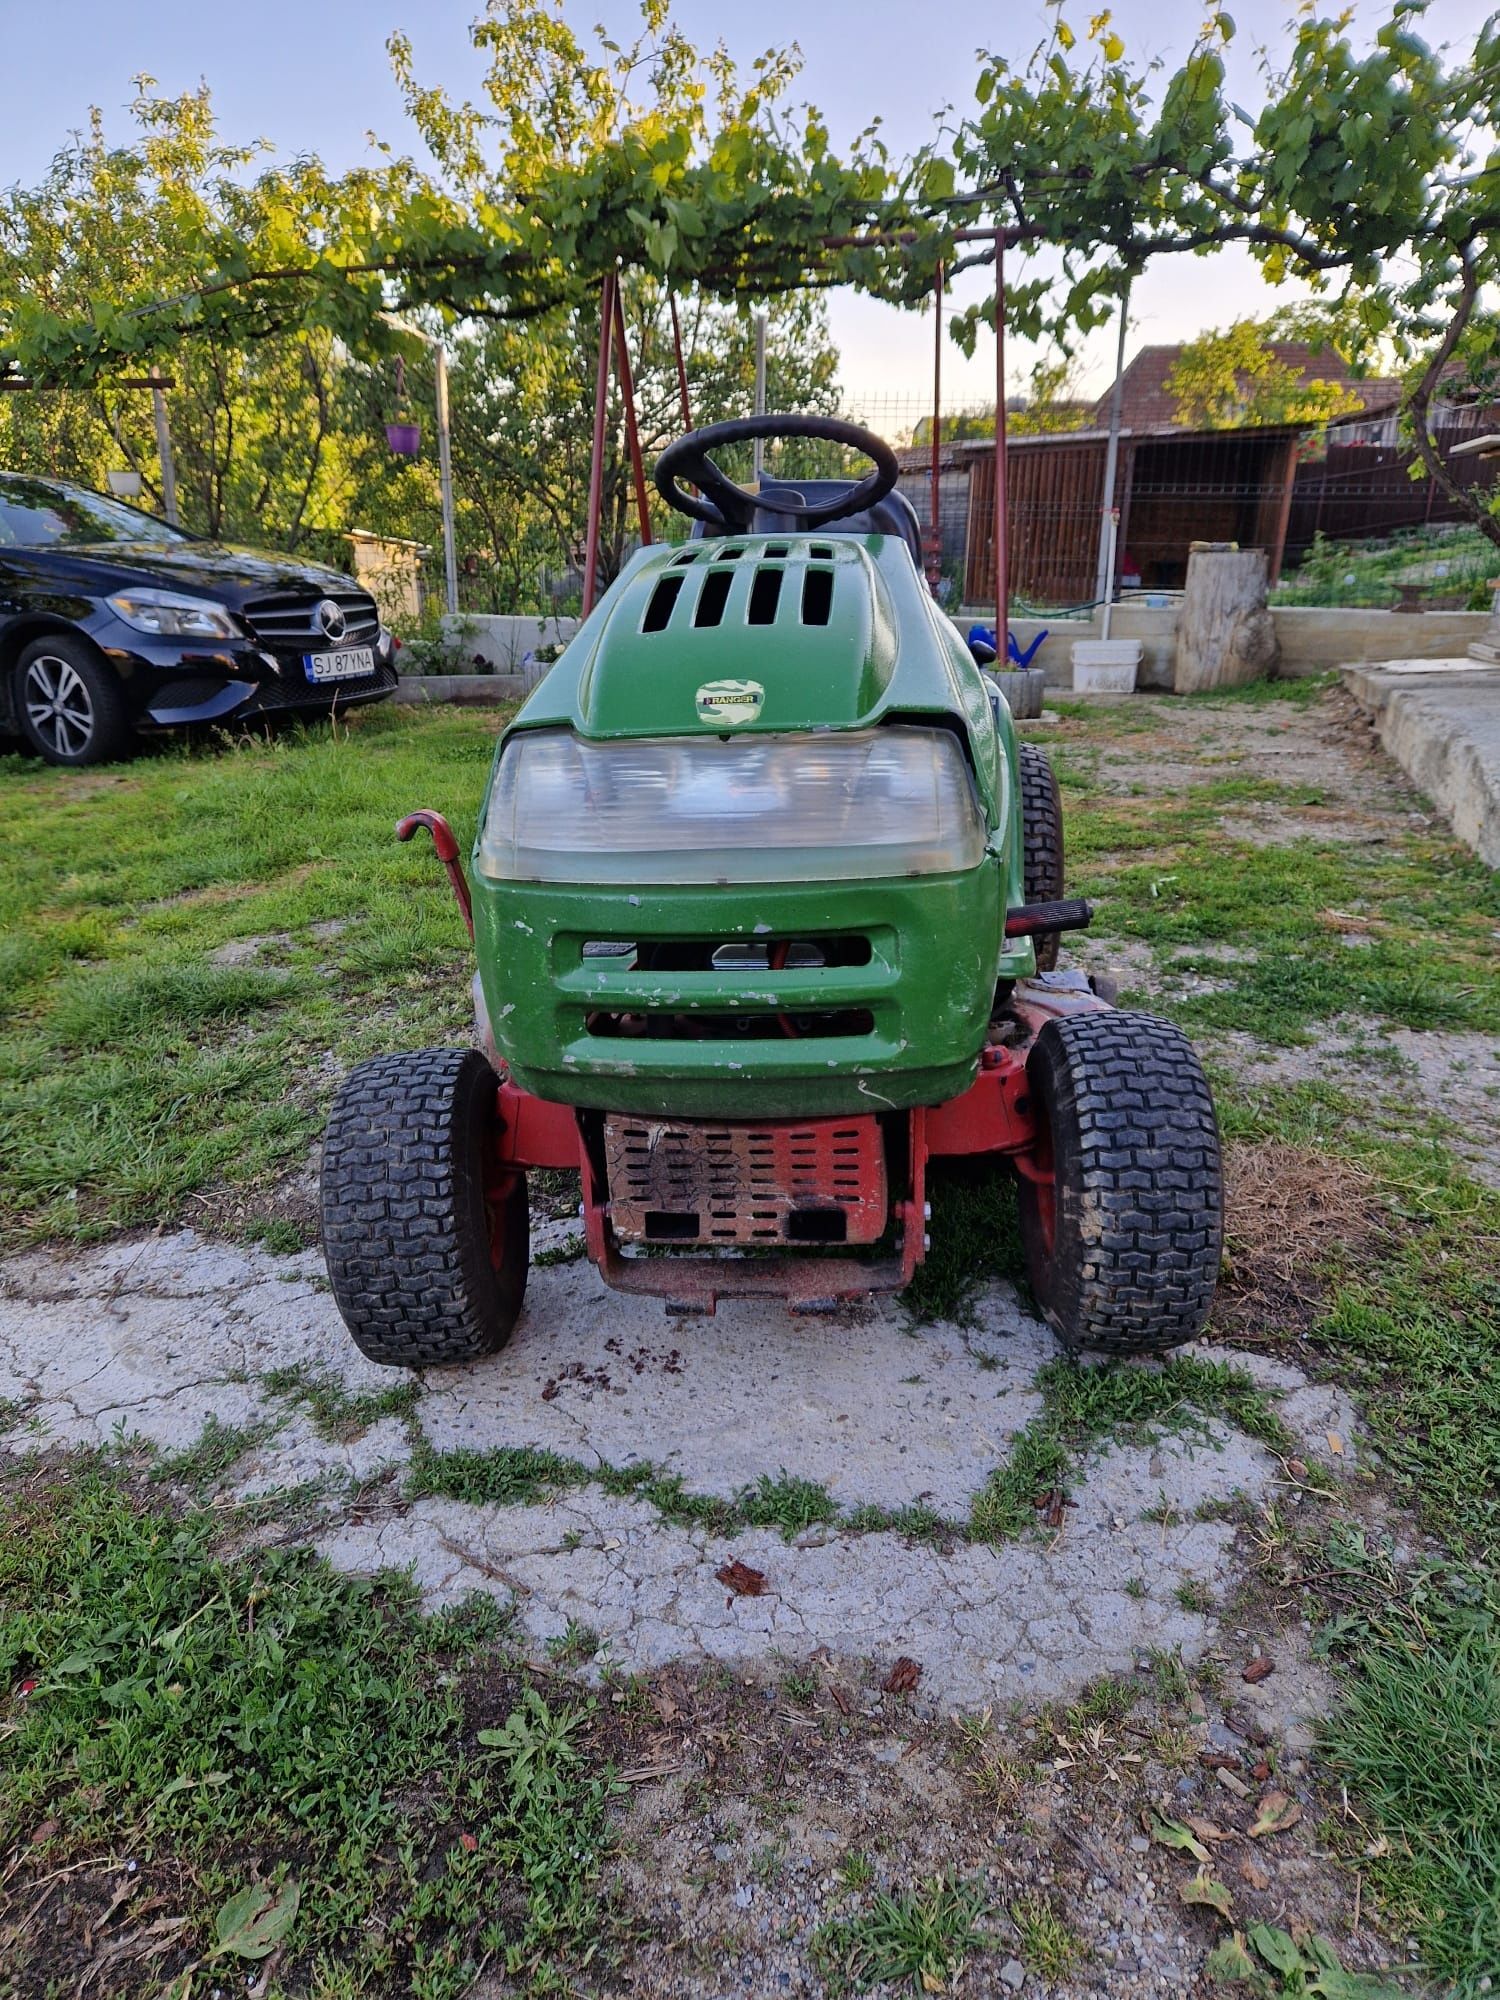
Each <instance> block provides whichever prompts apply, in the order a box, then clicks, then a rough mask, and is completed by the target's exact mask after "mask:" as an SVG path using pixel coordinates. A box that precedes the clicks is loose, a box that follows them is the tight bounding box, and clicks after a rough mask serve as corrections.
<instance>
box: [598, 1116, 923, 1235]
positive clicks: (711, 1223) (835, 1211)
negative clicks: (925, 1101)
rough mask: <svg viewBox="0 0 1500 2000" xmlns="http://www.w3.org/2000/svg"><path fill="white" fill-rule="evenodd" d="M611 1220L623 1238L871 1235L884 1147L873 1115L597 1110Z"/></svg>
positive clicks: (882, 1203) (880, 1202)
mask: <svg viewBox="0 0 1500 2000" xmlns="http://www.w3.org/2000/svg"><path fill="white" fill-rule="evenodd" d="M604 1156H605V1164H606V1167H607V1169H608V1175H609V1218H610V1222H611V1224H612V1225H613V1228H614V1233H615V1235H616V1236H617V1237H618V1238H619V1239H620V1240H621V1241H622V1242H627V1243H631V1242H634V1243H696V1244H723V1245H724V1246H726V1247H728V1246H732V1245H751V1244H762V1245H773V1244H774V1245H778V1246H779V1245H782V1244H787V1243H792V1244H799V1245H803V1246H808V1245H813V1244H820V1243H874V1242H876V1241H877V1240H878V1238H879V1237H880V1235H881V1232H882V1231H883V1230H884V1228H885V1219H886V1199H887V1197H886V1175H885V1148H884V1146H883V1144H882V1142H881V1133H880V1125H879V1121H878V1120H877V1119H875V1118H874V1117H860V1118H809V1119H806V1120H804V1121H802V1122H801V1123H799V1124H794V1125H793V1124H788V1125H773V1124H748V1123H745V1124H740V1123H734V1124H730V1123H725V1122H716V1121H709V1120H703V1121H700V1122H695V1123H682V1124H667V1123H664V1122H663V1121H661V1120H658V1119H649V1118H618V1117H616V1118H606V1119H605V1121H604Z"/></svg>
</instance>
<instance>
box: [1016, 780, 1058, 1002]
mask: <svg viewBox="0 0 1500 2000" xmlns="http://www.w3.org/2000/svg"><path fill="white" fill-rule="evenodd" d="M1020 763H1021V850H1022V861H1023V866H1024V870H1025V876H1026V900H1027V902H1028V903H1060V902H1061V901H1062V899H1063V896H1064V894H1065V893H1066V891H1065V890H1064V888H1063V819H1062V798H1061V795H1060V794H1059V792H1058V789H1057V774H1056V773H1055V772H1054V770H1053V769H1052V763H1051V760H1050V759H1049V757H1048V756H1047V753H1046V751H1045V750H1041V749H1038V747H1037V745H1036V744H1035V743H1023V744H1021V746H1020ZM1060 936H1061V933H1060V932H1058V931H1041V932H1039V933H1038V934H1037V935H1036V936H1035V937H1034V938H1033V939H1032V943H1033V944H1034V945H1035V946H1036V969H1037V971H1038V972H1050V971H1051V970H1052V968H1053V967H1054V966H1055V965H1056V964H1057V947H1058V941H1059V938H1060Z"/></svg>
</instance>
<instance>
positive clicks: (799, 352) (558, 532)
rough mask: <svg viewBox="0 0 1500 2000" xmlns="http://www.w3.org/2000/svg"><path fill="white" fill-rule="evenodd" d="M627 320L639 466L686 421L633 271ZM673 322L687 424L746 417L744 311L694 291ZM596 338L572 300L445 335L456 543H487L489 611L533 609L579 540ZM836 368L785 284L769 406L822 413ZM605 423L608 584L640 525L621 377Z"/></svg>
mask: <svg viewBox="0 0 1500 2000" xmlns="http://www.w3.org/2000/svg"><path fill="white" fill-rule="evenodd" d="M625 319H626V339H627V343H628V346H629V349H630V356H631V371H632V376H633V385H634V391H635V404H636V418H637V424H638V428H639V435H640V444H641V451H642V454H643V456H644V458H645V459H646V462H647V464H648V466H649V464H650V461H651V460H652V459H653V458H654V457H655V456H656V454H657V453H658V452H659V451H661V449H662V448H663V447H664V446H665V445H666V444H667V443H668V442H669V441H670V439H672V438H674V437H675V436H677V434H678V433H679V432H680V431H681V430H682V429H684V428H685V426H684V424H683V420H682V410H681V401H680V391H679V387H678V379H677V363H676V351H675V347H674V344H673V336H672V327H671V313H670V304H669V301H668V297H667V294H666V291H665V289H664V287H663V286H662V285H661V283H660V282H659V281H658V280H657V279H655V278H653V277H652V276H650V275H649V274H643V275H642V276H640V277H638V278H635V279H633V280H632V282H631V284H630V285H629V287H628V288H627V289H626V292H625ZM680 321H681V332H682V344H683V356H684V365H685V370H686V374H687V380H688V398H689V403H690V407H691V411H692V420H693V422H694V424H710V423H717V422H718V421H720V420H721V419H722V418H724V417H729V416H741V415H743V414H744V412H745V411H746V410H747V409H748V408H749V407H750V403H751V398H752V395H753V392H754V384H755V344H754V332H753V328H752V326H751V322H750V319H749V317H748V315H747V314H745V313H744V312H741V311H737V310H735V309H734V308H731V307H725V306H720V305H716V304H715V303H714V302H713V301H712V300H708V299H704V298H703V297H701V296H694V297H692V298H691V299H688V300H685V301H684V302H683V309H682V312H681V315H680ZM598 340H599V318H598V312H597V309H594V310H590V309H589V308H588V307H581V308H579V309H577V310H576V311H574V312H572V313H565V314H562V315H559V316H557V317H556V318H554V319H552V320H536V321H528V322H525V323H524V324H520V325H516V324H511V323H507V322H504V321H488V322H480V323H479V324H478V325H477V326H475V327H474V328H472V329H471V330H469V331H468V332H467V333H466V334H465V335H464V336H463V337H462V338H460V339H458V340H457V341H455V343H454V346H453V354H452V361H451V383H452V410H453V445H454V453H453V456H454V471H455V480H456V483H457V487H458V493H459V496H460V500H461V503H462V508H463V510H464V511H465V512H466V513H467V514H468V517H469V518H468V520H467V522H466V523H465V524H464V529H463V534H462V537H461V538H462V539H465V540H467V541H468V542H470V543H471V545H472V546H473V547H474V548H475V549H476V551H478V550H482V551H483V554H484V556H485V559H486V564H487V567H488V569H489V572H490V574H491V596H492V599H493V603H494V607H495V608H496V609H505V610H519V609H522V608H530V607H531V605H532V602H533V598H534V591H535V581H536V578H537V575H538V572H539V571H540V570H542V569H543V568H551V569H552V570H554V571H555V570H557V569H559V568H560V567H563V566H565V565H566V562H567V559H568V555H569V552H570V551H573V552H577V551H579V550H581V548H582V544H583V538H584V534H585V530H586V525H587V521H586V516H587V503H588V481H589V448H590V441H591V436H592V431H593V416H594V365H595V356H596V353H597V349H598ZM837 370H838V356H837V353H836V352H835V350H834V349H833V347H832V346H831V345H830V343H829V339H828V326H827V315H826V312H825V310H824V306H823V302H822V300H821V298H819V297H817V296H816V295H809V294H806V293H801V294H798V293H792V294H789V295H787V296H785V297H784V298H781V299H777V300H774V301H772V302H771V305H770V308H769V312H768V327H767V341H766V394H767V403H768V407H770V408H772V409H796V410H832V409H833V408H834V407H835V406H836V403H837V379H836V378H837ZM609 426H610V435H611V436H612V437H613V438H614V439H615V441H616V448H615V449H614V450H613V451H612V452H611V453H609V454H607V455H606V461H605V480H604V494H603V507H602V523H603V527H602V534H601V546H600V558H601V567H602V574H603V575H604V577H605V578H606V580H607V579H609V578H611V577H613V576H614V575H615V574H616V573H617V572H618V570H619V567H620V564H621V562H622V561H623V559H624V556H625V552H626V549H627V546H628V545H629V542H630V540H631V538H632V537H633V536H634V535H635V534H636V533H637V521H636V512H635V501H634V491H633V487H632V483H631V474H630V466H629V463H628V460H627V458H626V454H625V452H624V449H623V426H624V410H623V404H622V402H621V398H620V393H619V384H618V380H616V381H615V382H614V386H613V391H612V403H611V408H610V412H609ZM725 464H726V470H728V471H730V472H731V474H734V473H736V472H737V471H743V472H746V473H747V472H748V462H747V464H746V465H745V467H743V468H737V467H736V466H735V464H734V462H733V460H732V459H727V460H726V461H725ZM776 469H778V470H787V471H791V470H796V471H800V472H801V473H802V474H803V475H804V476H807V475H808V474H810V473H811V472H813V471H815V470H818V469H824V468H818V467H814V466H813V465H812V464H811V462H810V461H808V460H807V459H805V458H803V459H800V460H798V461H797V462H796V464H795V466H793V464H792V462H791V461H790V460H789V461H788V462H787V463H786V464H785V465H784V466H781V465H778V466H777V468H776ZM831 469H836V467H834V468H831ZM653 509H654V513H655V525H656V528H657V531H658V532H660V531H662V530H663V529H664V528H665V527H666V525H667V523H666V519H665V516H666V508H665V506H664V505H662V504H661V503H660V502H658V501H656V500H655V499H654V496H653Z"/></svg>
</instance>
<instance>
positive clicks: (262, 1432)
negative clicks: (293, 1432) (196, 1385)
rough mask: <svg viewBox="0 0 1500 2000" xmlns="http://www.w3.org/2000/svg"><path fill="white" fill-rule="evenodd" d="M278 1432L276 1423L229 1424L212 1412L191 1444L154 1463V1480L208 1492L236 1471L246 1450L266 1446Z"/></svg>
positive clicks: (152, 1470)
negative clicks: (264, 1444) (265, 1443)
mask: <svg viewBox="0 0 1500 2000" xmlns="http://www.w3.org/2000/svg"><path fill="white" fill-rule="evenodd" d="M275 1430H276V1425H275V1424H273V1423H267V1422H260V1423H252V1424H226V1423H221V1422H220V1420H219V1418H218V1417H217V1416H216V1415H215V1414H214V1413H213V1412H212V1411H210V1412H209V1416H208V1421H207V1422H206V1423H205V1424H204V1426H203V1429H202V1430H201V1431H200V1432H199V1434H198V1436H197V1437H196V1438H195V1439H194V1441H193V1442H192V1444H190V1445H184V1447H183V1448H182V1450H181V1451H174V1452H169V1453H167V1454H166V1455H165V1456H163V1457H160V1458H158V1459H156V1460H155V1462H154V1463H153V1465H152V1468H151V1473H152V1477H153V1478H154V1479H163V1480H173V1481H175V1482H176V1483H177V1484H178V1485H180V1486H188V1487H191V1488H192V1489H193V1490H194V1491H195V1492H199V1493H206V1492H207V1491H208V1490H209V1489H210V1488H211V1487H214V1486H217V1485H219V1484H220V1482H221V1481H222V1480H223V1479H224V1478H225V1477H226V1476H227V1475H228V1474H229V1473H230V1472H232V1471H233V1470H234V1468H235V1466H236V1465H238V1463H239V1461H240V1460H241V1459H242V1458H243V1457H244V1456H245V1453H246V1452H247V1451H253V1450H254V1448H255V1446H256V1445H258V1444H262V1443H264V1441H265V1440H266V1439H267V1438H268V1437H270V1436H272V1434H273V1433H274V1432H275Z"/></svg>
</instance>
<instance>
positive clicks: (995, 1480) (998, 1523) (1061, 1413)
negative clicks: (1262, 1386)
mask: <svg viewBox="0 0 1500 2000" xmlns="http://www.w3.org/2000/svg"><path fill="white" fill-rule="evenodd" d="M1037 1387H1038V1388H1039V1389H1040V1390H1041V1392H1042V1398H1043V1407H1042V1413H1041V1415H1040V1416H1039V1417H1037V1418H1035V1419H1034V1420H1033V1421H1032V1422H1031V1423H1030V1424H1028V1425H1027V1427H1026V1429H1025V1430H1023V1431H1022V1432H1020V1433H1019V1435H1018V1436H1017V1437H1016V1439H1015V1441H1014V1443H1013V1444H1012V1447H1011V1454H1010V1457H1009V1458H1008V1459H1007V1460H1006V1462H1005V1464H1004V1465H1002V1466H1000V1467H999V1468H998V1469H997V1470H996V1471H995V1472H993V1473H992V1474H991V1475H990V1478H989V1480H988V1482H987V1484H986V1485H985V1487H984V1489H983V1491H982V1492H980V1493H979V1494H977V1495H976V1496H975V1499H974V1501H973V1504H972V1506H971V1508H970V1510H969V1533H970V1534H971V1535H972V1536H973V1537H974V1539H975V1540H977V1541H985V1542H1003V1541H1013V1540H1014V1539H1015V1538H1016V1537H1017V1536H1018V1535H1020V1534H1022V1533H1024V1532H1025V1530H1026V1529H1027V1528H1029V1527H1031V1526H1033V1525H1034V1524H1035V1521H1036V1510H1037V1507H1038V1505H1039V1503H1040V1502H1041V1501H1042V1500H1044V1499H1045V1498H1046V1496H1047V1495H1048V1494H1049V1493H1050V1492H1051V1491H1052V1490H1053V1489H1054V1488H1062V1487H1065V1486H1066V1483H1067V1480H1068V1478H1069V1476H1070V1475H1071V1473H1072V1471H1073V1468H1074V1467H1075V1465H1076V1464H1077V1462H1078V1460H1079V1458H1081V1457H1082V1455H1083V1454H1084V1453H1085V1452H1086V1451H1087V1450H1088V1449H1089V1448H1090V1446H1092V1445H1094V1444H1097V1443H1099V1442H1100V1441H1101V1440H1103V1439H1105V1438H1115V1439H1118V1440H1120V1441H1122V1442H1130V1441H1132V1440H1135V1439H1139V1438H1144V1437H1149V1436H1151V1435H1154V1434H1159V1433H1160V1432H1162V1431H1171V1430H1183V1429H1192V1428H1195V1427H1201V1426H1202V1425H1203V1424H1204V1423H1205V1422H1206V1421H1207V1420H1208V1419H1209V1418H1211V1417H1221V1418H1223V1419H1224V1421H1225V1422H1227V1423H1230V1424H1233V1425H1234V1427H1235V1429H1236V1430H1239V1431H1243V1432H1244V1433H1245V1434H1246V1435H1247V1436H1248V1437H1253V1438H1256V1439H1258V1440H1259V1442H1260V1443H1262V1444H1264V1445H1266V1446H1268V1447H1269V1448H1270V1449H1271V1450H1273V1451H1279V1452H1285V1451H1289V1450H1291V1449H1292V1445H1293V1440H1292V1436H1291V1433H1290V1432H1289V1431H1288V1430H1287V1428H1286V1426H1285V1425H1284V1424H1283V1423H1282V1421H1281V1419H1280V1418H1279V1417H1278V1416H1277V1415H1276V1412H1275V1411H1274V1409H1273V1408H1272V1407H1271V1404H1270V1403H1269V1401H1268V1400H1267V1398H1266V1396H1265V1395H1264V1393H1263V1392H1262V1391H1261V1390H1259V1389H1257V1388H1256V1386H1255V1384H1254V1383H1253V1382H1252V1381H1251V1380H1250V1378H1249V1377H1248V1376H1247V1375H1245V1374H1244V1373H1242V1372H1241V1371H1240V1370H1239V1369H1236V1368H1231V1367H1228V1366H1226V1365H1224V1364H1221V1363H1218V1362H1210V1361H1200V1360H1198V1359H1197V1358H1196V1357H1193V1356H1189V1355H1179V1356H1177V1357H1175V1358H1174V1359H1172V1360H1170V1361H1167V1362H1164V1363H1163V1364H1162V1365H1161V1366H1160V1367H1155V1368H1152V1367H1139V1366H1135V1365H1130V1364H1126V1365H1123V1366H1114V1367H1103V1368H1086V1367H1080V1366H1079V1365H1078V1363H1076V1362H1074V1361H1069V1360H1057V1361H1049V1362H1048V1363H1047V1364H1046V1366H1045V1367H1044V1368H1042V1369H1041V1370H1040V1371H1039V1373H1038V1375H1037Z"/></svg>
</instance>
